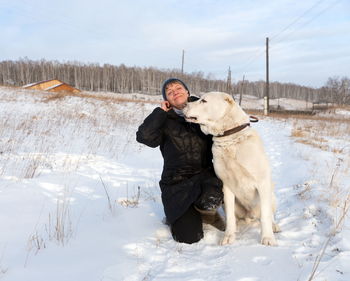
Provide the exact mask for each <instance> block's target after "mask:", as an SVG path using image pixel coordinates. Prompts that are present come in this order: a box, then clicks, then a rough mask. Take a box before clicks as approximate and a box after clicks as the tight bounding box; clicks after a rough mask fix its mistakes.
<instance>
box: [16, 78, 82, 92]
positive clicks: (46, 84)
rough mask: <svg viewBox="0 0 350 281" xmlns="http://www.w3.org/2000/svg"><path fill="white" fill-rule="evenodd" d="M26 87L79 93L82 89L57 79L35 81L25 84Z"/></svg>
mask: <svg viewBox="0 0 350 281" xmlns="http://www.w3.org/2000/svg"><path fill="white" fill-rule="evenodd" d="M23 88H25V89H34V90H43V91H49V92H71V93H79V92H80V90H79V89H77V88H74V87H72V86H71V85H69V84H67V83H64V82H62V81H60V80H57V79H52V80H46V81H41V82H35V83H31V84H27V85H25V86H23Z"/></svg>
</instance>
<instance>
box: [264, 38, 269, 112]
mask: <svg viewBox="0 0 350 281" xmlns="http://www.w3.org/2000/svg"><path fill="white" fill-rule="evenodd" d="M269 86H270V85H269V37H266V89H265V97H264V115H268V114H269V111H270V93H269V92H270V89H269V88H270V87H269Z"/></svg>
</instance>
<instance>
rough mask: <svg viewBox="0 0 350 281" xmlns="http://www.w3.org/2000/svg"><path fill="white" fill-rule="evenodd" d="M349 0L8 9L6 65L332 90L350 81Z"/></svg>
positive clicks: (0, 8)
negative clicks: (31, 63)
mask: <svg viewBox="0 0 350 281" xmlns="http://www.w3.org/2000/svg"><path fill="white" fill-rule="evenodd" d="M349 11H350V1H349V0H303V1H301V0H246V1H241V0H239V1H236V0H177V1H175V0H134V1H132V0H125V1H124V0H123V1H121V0H99V1H96V0H93V1H92V0H61V1H52V0H48V1H44V0H0V34H1V43H0V61H2V60H9V59H10V60H17V59H19V58H24V57H27V58H29V59H32V60H40V59H46V60H58V61H61V62H66V61H77V62H82V63H99V64H100V65H103V64H105V63H107V64H113V65H120V64H125V65H126V66H140V67H156V68H159V69H174V68H175V69H181V61H182V53H183V50H184V54H185V56H184V71H185V72H186V73H194V72H202V73H203V74H204V76H205V77H207V76H208V77H211V78H216V79H226V77H227V73H228V69H229V68H230V69H231V73H232V74H231V75H232V81H233V82H237V81H239V80H241V79H242V78H243V76H244V77H245V79H246V80H249V81H257V80H264V79H265V76H266V70H265V69H266V66H265V65H266V55H265V45H266V38H267V37H269V41H270V42H269V55H270V60H269V65H270V75H269V76H270V81H278V82H283V83H295V84H300V85H305V86H310V87H321V86H323V85H324V84H325V83H326V81H327V79H328V78H329V77H336V76H338V77H343V76H347V77H350V67H349V65H350V12H349Z"/></svg>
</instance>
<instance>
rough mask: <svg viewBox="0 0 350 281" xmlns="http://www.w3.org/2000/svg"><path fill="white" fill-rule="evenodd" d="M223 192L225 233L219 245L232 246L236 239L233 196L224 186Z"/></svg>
mask: <svg viewBox="0 0 350 281" xmlns="http://www.w3.org/2000/svg"><path fill="white" fill-rule="evenodd" d="M223 191H224V205H225V213H226V231H225V235H224V238H223V239H222V241H221V245H227V244H232V243H233V242H234V241H235V239H236V215H235V195H234V193H233V192H232V190H231V189H230V188H229V187H227V186H225V185H224V187H223Z"/></svg>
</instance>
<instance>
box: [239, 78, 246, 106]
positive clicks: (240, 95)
mask: <svg viewBox="0 0 350 281" xmlns="http://www.w3.org/2000/svg"><path fill="white" fill-rule="evenodd" d="M244 78H245V76H244V75H243V81H242V87H241V89H240V91H239V105H241V103H242V95H243V89H244Z"/></svg>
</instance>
